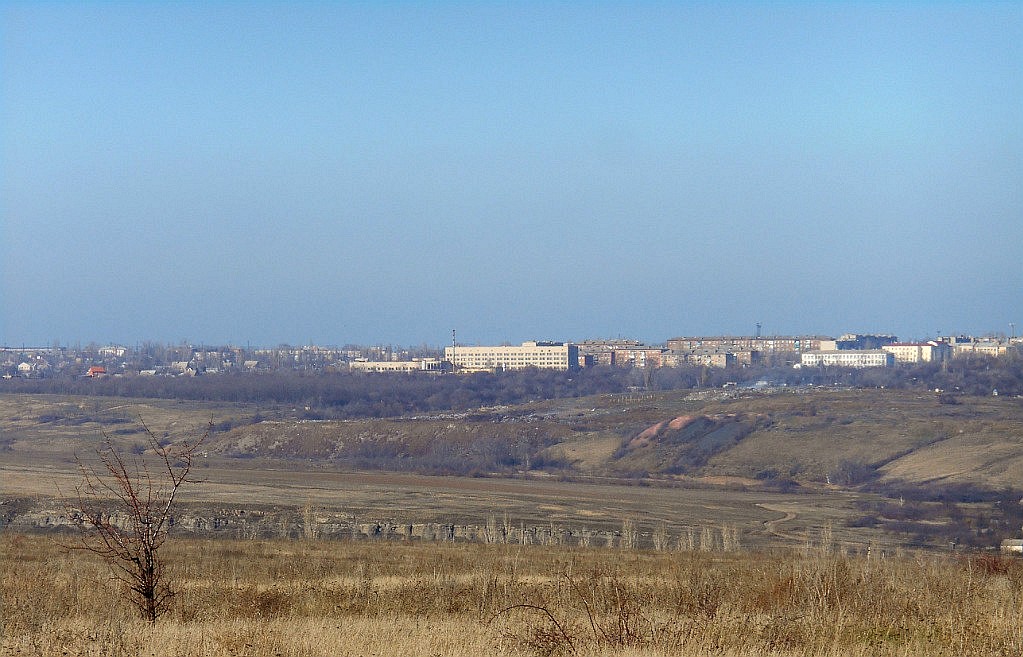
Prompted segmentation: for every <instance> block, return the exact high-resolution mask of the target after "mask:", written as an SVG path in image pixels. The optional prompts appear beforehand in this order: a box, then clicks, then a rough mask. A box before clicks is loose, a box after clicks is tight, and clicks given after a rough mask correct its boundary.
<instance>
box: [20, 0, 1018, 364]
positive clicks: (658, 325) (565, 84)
mask: <svg viewBox="0 0 1023 657" xmlns="http://www.w3.org/2000/svg"><path fill="white" fill-rule="evenodd" d="M0 195H2V197H0V240H2V243H0V257H2V265H0V266H2V269H0V273H2V283H0V342H2V343H3V344H7V345H21V344H50V343H52V342H54V341H59V342H61V343H63V344H69V343H74V342H79V341H80V342H87V341H96V342H127V343H134V342H137V341H139V340H161V341H171V342H177V341H180V340H183V339H184V340H190V341H192V342H195V343H198V342H204V343H207V344H210V343H227V342H230V343H235V344H244V343H251V344H262V345H275V344H278V343H290V344H306V343H309V342H315V343H318V344H344V343H393V344H421V343H426V344H432V345H441V344H444V343H445V342H446V341H447V340H448V339H449V338H450V331H451V329H452V328H455V329H457V330H458V334H459V338H460V340H463V341H465V342H467V343H489V342H495V341H505V340H508V341H513V342H515V341H521V340H527V339H534V338H539V339H566V340H579V339H584V338H596V337H617V336H623V337H633V338H638V339H644V340H648V341H652V342H660V341H663V340H665V339H667V338H669V337H672V336H675V335H683V334H701V333H740V334H749V333H752V331H753V330H754V324H755V323H756V322H758V321H759V322H761V323H762V324H763V327H764V331H765V332H768V333H775V334H780V333H822V334H838V333H842V332H847V331H861V332H862V331H876V332H892V333H896V334H898V335H899V336H900V337H904V338H914V337H925V336H929V335H933V334H934V333H935V332H937V331H942V332H945V333H948V332H975V333H986V332H1008V331H1009V323H1010V322H1014V323H1017V326H1018V327H1019V328H1018V329H1017V333H1023V264H1021V261H1023V4H1020V3H1015V2H1004V3H961V4H960V3H716V2H714V3H711V2H708V3H701V2H693V3H660V2H658V3H622V4H616V3H605V2H597V3H528V2H527V3H485V2H478V3H405V2H393V3H373V2H362V3H321V2H315V3H298V4H293V3H266V2H249V3H247V2H229V3H192V2H178V3H123V2H116V3H108V2H102V3H88V2H85V3H63V2H56V3H38V2H8V3H5V4H3V5H2V7H0Z"/></svg>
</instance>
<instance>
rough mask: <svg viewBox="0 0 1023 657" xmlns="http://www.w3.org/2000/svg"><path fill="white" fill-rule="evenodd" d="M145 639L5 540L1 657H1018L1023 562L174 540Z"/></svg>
mask: <svg viewBox="0 0 1023 657" xmlns="http://www.w3.org/2000/svg"><path fill="white" fill-rule="evenodd" d="M163 554H164V556H165V558H166V559H167V560H168V561H169V563H170V565H171V575H172V582H173V583H174V586H175V589H176V591H177V596H176V597H175V599H174V605H173V607H172V609H171V610H170V612H169V613H168V614H167V615H165V616H164V617H162V618H161V619H160V620H159V621H158V623H157V624H156V625H155V626H150V625H148V624H147V623H146V622H144V621H143V620H142V619H141V618H140V617H139V616H138V615H137V614H136V613H135V611H134V610H133V609H132V608H131V607H130V606H129V605H128V604H127V603H126V602H125V600H124V599H123V597H122V596H121V595H120V592H119V590H118V589H117V587H116V584H115V583H114V582H112V581H111V580H110V576H109V570H108V569H107V567H106V566H105V565H104V564H103V563H101V562H98V561H97V560H96V559H95V558H94V557H93V555H91V554H89V553H82V552H72V553H67V552H65V551H63V550H62V549H61V548H60V547H59V546H58V545H57V544H56V543H55V542H54V540H53V539H52V538H48V537H43V536H39V535H23V534H16V533H12V532H9V531H8V532H5V533H4V534H2V535H0V559H2V563H3V570H2V574H0V595H2V599H3V617H2V621H0V622H2V638H0V653H2V654H3V655H44V656H49V655H110V656H121V655H154V656H161V657H162V656H164V655H167V656H170V655H189V656H196V657H225V656H242V655H246V656H248V655H251V656H257V655H258V656H262V655H280V656H281V657H300V656H314V655H324V656H326V655H351V656H356V655H381V656H382V655H395V656H399V655H400V656H402V657H440V656H445V657H446V656H449V655H450V656H455V655H482V654H493V655H509V656H519V655H521V656H531V655H595V656H603V655H625V656H633V657H662V656H665V657H666V656H669V655H687V656H692V657H702V656H705V655H706V656H709V655H725V656H729V655H776V656H796V655H799V656H804V655H815V656H821V657H831V656H834V657H838V656H840V655H842V656H845V655H860V656H866V655H876V656H888V655H891V656H900V657H909V656H914V657H915V656H921V657H923V656H936V655H948V656H956V657H962V656H969V655H976V656H981V655H983V656H992V655H1004V656H1010V655H1011V656H1014V657H1015V656H1017V655H1019V654H1021V652H1023V561H1020V560H1006V559H1002V558H998V557H993V556H980V557H977V556H975V557H958V558H955V557H951V556H941V555H934V554H927V555H922V554H914V553H906V554H901V555H893V556H889V557H878V556H877V555H876V554H875V555H872V556H870V557H848V556H842V555H839V554H836V553H835V552H834V551H833V550H832V549H830V545H828V544H827V543H818V544H816V545H812V546H804V548H803V549H800V550H791V551H771V552H738V553H727V554H726V553H719V552H702V551H687V552H651V551H637V550H626V551H623V550H620V549H608V548H599V549H598V548H588V549H581V548H569V547H557V548H551V547H541V546H511V545H481V544H472V543H425V542H412V543H398V542H388V541H368V540H361V541H351V540H346V541H329V542H324V541H317V540H289V541H281V540H273V541H263V540H252V541H243V540H223V539H218V540H213V539H205V540H183V539H177V540H173V541H171V542H170V543H168V544H167V545H166V546H165V547H164V551H163Z"/></svg>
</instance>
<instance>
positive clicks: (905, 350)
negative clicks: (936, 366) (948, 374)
mask: <svg viewBox="0 0 1023 657" xmlns="http://www.w3.org/2000/svg"><path fill="white" fill-rule="evenodd" d="M881 349H883V350H885V351H887V352H888V353H890V354H891V355H892V356H895V362H896V363H930V362H932V361H942V360H946V359H947V358H949V357H950V356H951V354H952V349H951V347H949V345H948V344H946V343H944V342H893V343H892V344H886V345H884V346H883V347H881Z"/></svg>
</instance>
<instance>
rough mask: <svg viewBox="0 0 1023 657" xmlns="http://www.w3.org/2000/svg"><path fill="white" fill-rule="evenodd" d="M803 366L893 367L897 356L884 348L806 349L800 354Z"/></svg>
mask: <svg viewBox="0 0 1023 657" xmlns="http://www.w3.org/2000/svg"><path fill="white" fill-rule="evenodd" d="M800 364H801V365H802V366H803V367H817V366H820V365H829V366H837V367H891V366H893V365H895V356H893V355H892V354H890V353H888V352H887V351H885V350H883V349H860V350H857V349H836V350H833V351H831V350H829V351H805V352H803V353H802V354H801V355H800Z"/></svg>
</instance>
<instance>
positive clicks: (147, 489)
mask: <svg viewBox="0 0 1023 657" xmlns="http://www.w3.org/2000/svg"><path fill="white" fill-rule="evenodd" d="M139 422H140V424H141V425H142V429H143V431H144V432H145V435H146V437H147V439H148V442H149V448H150V449H151V450H152V452H153V456H152V457H150V458H146V455H145V454H131V455H128V456H126V455H124V454H122V453H121V452H120V451H119V450H118V449H117V448H116V447H115V446H114V445H113V443H112V442H111V440H110V437H109V436H107V435H106V434H104V438H106V440H105V441H104V442H103V443H102V444H101V445H100V446H99V447H97V448H96V458H97V459H98V463H94V462H89V461H86V460H84V459H83V458H81V457H79V456H77V455H76V457H75V462H76V464H77V467H78V472H79V474H80V476H81V482H80V483H79V484H77V485H76V486H75V488H74V493H73V495H72V496H71V497H69V498H68V497H64V496H63V495H61V496H62V497H64V507H65V513H66V514H67V516H68V518H69V519H70V520H71V522H72V523H73V524H74V525H76V526H77V527H78V528H79V530H80V531H79V534H78V536H77V542H74V543H70V544H67V545H66V546H65V547H66V548H68V549H70V550H85V551H87V552H91V553H92V554H95V555H97V556H99V557H100V558H102V559H103V561H105V562H106V564H107V565H108V566H109V567H110V569H111V571H112V572H113V576H114V579H116V580H117V581H119V582H120V583H121V584H122V585H123V586H124V589H125V595H126V597H127V598H128V599H129V600H130V601H131V603H132V604H133V605H135V606H136V607H137V608H138V610H139V611H140V612H141V613H142V615H143V617H144V618H145V619H146V620H147V621H149V622H150V623H156V620H157V619H158V618H159V617H160V616H161V615H162V614H164V613H165V612H166V611H167V609H168V607H169V605H170V601H171V598H172V597H174V591H173V589H172V588H171V585H170V582H169V580H168V578H167V574H166V570H165V567H164V561H163V559H162V558H161V555H160V548H161V547H162V546H163V544H164V542H165V541H166V540H167V532H168V529H169V528H170V525H171V523H172V522H173V515H172V514H173V511H174V504H175V502H176V501H177V496H178V492H179V491H180V489H181V487H182V486H183V485H184V484H186V483H189V482H191V481H193V480H192V479H190V478H189V475H190V474H191V471H192V462H193V459H194V458H195V457H196V455H197V454H198V452H197V450H198V449H199V447H200V446H201V445H202V444H203V442H204V441H205V440H206V439H207V438H208V437H209V435H210V431H212V429H213V421H212V420H211V421H210V423H209V424H208V425H207V427H206V431H205V432H204V433H203V434H202V435H201V436H200V437H199V438H198V439H196V440H192V441H189V440H185V441H182V442H179V443H176V444H173V443H168V444H166V445H164V444H161V441H160V440H159V439H158V438H157V437H156V435H155V434H154V433H153V432H152V431H151V430H150V429H149V427H148V426H146V424H145V422H143V421H142V420H141V419H140V420H139Z"/></svg>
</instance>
